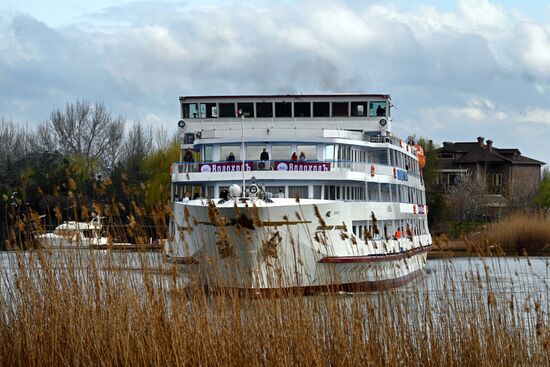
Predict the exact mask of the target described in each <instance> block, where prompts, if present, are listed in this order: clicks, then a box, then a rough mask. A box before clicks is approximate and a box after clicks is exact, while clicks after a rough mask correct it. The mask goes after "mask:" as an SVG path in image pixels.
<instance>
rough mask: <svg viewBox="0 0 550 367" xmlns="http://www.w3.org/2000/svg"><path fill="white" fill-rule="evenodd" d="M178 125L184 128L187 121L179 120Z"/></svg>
mask: <svg viewBox="0 0 550 367" xmlns="http://www.w3.org/2000/svg"><path fill="white" fill-rule="evenodd" d="M178 126H179V127H180V128H181V129H183V128H184V127H185V121H183V120H179V121H178Z"/></svg>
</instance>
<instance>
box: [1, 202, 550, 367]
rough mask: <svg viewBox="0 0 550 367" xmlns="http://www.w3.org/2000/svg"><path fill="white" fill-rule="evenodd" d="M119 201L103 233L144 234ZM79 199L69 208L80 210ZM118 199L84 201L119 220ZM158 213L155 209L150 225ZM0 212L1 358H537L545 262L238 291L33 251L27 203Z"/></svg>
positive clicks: (137, 259)
mask: <svg viewBox="0 0 550 367" xmlns="http://www.w3.org/2000/svg"><path fill="white" fill-rule="evenodd" d="M132 206H133V208H132V209H131V212H130V214H128V220H127V223H125V224H126V227H127V229H125V230H124V232H121V233H115V234H114V235H112V236H113V237H123V236H125V235H127V233H130V235H131V236H132V237H134V238H141V237H145V236H146V232H145V231H144V229H143V226H144V225H145V223H146V222H145V220H144V218H145V216H146V213H145V211H144V210H142V209H141V208H139V207H138V206H137V204H134V203H133V202H132ZM75 208H76V206H75ZM85 209H86V208H78V213H77V210H76V209H75V210H74V212H75V214H74V217H75V218H77V220H78V218H80V219H83V218H89V210H87V209H86V210H85ZM119 209H120V205H117V204H116V203H113V204H112V205H109V206H108V207H107V206H105V207H94V208H93V210H94V212H96V213H99V214H102V215H105V216H106V217H107V218H108V220H109V222H110V223H119V224H123V223H122V221H121V220H120V218H121V214H120V211H119ZM90 211H91V210H90ZM169 211H170V208H158V211H157V214H156V215H155V213H153V214H154V215H153V218H154V221H155V224H158V225H161V226H165V225H166V213H167V212H169ZM8 219H10V220H11V223H14V226H13V227H12V228H11V229H10V236H9V240H8V243H7V246H6V247H7V248H12V249H16V250H15V251H12V252H3V253H0V260H1V268H0V365H4V366H46V365H47V366H52V365H53V366H58V365H59V366H65V365H71V366H88V365H94V366H95V365H102V366H113V365H116V366H121V365H124V366H139V365H155V366H157V365H158V366H163V365H166V366H197V365H198V366H217V365H223V366H226V365H234V366H248V365H277V366H289V365H308V366H311V365H315V366H327V365H342V366H348V365H349V366H351V365H375V366H378V365H387V366H441V365H449V366H470V365H480V366H487V365H501V366H509V365H526V366H543V365H548V364H550V357H549V355H550V353H549V349H550V329H549V322H550V316H549V315H550V306H549V302H548V300H549V292H550V284H549V280H548V279H549V277H548V270H546V274H542V275H540V274H537V276H545V277H546V278H545V280H544V284H545V287H546V288H545V289H531V288H532V287H530V285H529V283H528V279H527V278H522V277H519V278H517V282H519V284H514V285H513V286H514V287H520V288H521V289H524V290H526V293H521V294H520V296H518V295H516V293H514V292H511V289H510V288H509V287H510V286H509V285H508V284H507V283H504V282H500V281H499V280H498V279H499V278H498V277H496V278H494V277H492V276H491V272H492V271H496V270H498V269H499V265H498V264H491V263H488V262H485V260H482V261H484V264H485V266H484V267H483V268H482V269H479V270H477V269H475V268H472V269H470V270H469V271H468V272H467V277H466V278H464V277H463V276H461V275H462V274H459V273H458V271H457V270H456V269H455V268H454V267H453V265H452V262H451V261H450V260H449V262H448V263H446V265H445V267H444V268H443V269H441V270H438V273H437V276H436V277H432V278H435V279H436V281H437V282H439V286H438V287H437V289H438V290H439V291H438V292H437V293H432V292H430V291H429V290H427V289H428V288H427V287H426V285H425V284H423V283H424V282H425V281H426V279H425V278H424V279H420V280H419V281H417V282H416V283H414V284H412V285H411V286H408V287H407V288H405V289H397V290H392V291H387V292H378V293H345V294H342V293H326V294H319V295H317V296H311V297H304V296H300V295H297V294H280V295H279V297H271V298H267V297H260V298H256V299H250V298H243V297H241V296H240V295H239V294H237V293H236V292H235V293H233V292H232V291H227V292H224V293H218V294H212V293H208V292H206V291H205V289H204V288H203V287H202V286H201V285H200V284H201V283H200V282H199V281H198V279H196V278H195V276H194V274H192V273H191V274H187V275H188V277H187V278H185V277H184V276H183V274H182V273H181V272H180V270H179V268H177V267H175V266H173V265H171V264H168V263H164V262H163V261H162V260H163V258H162V256H161V255H160V254H148V253H122V254H121V253H117V252H115V251H111V250H107V251H94V250H90V249H86V248H80V249H66V250H47V249H41V248H40V247H39V246H37V245H36V244H35V243H33V242H35V241H34V237H33V232H35V231H36V230H41V229H42V228H41V224H40V223H41V222H40V218H39V216H38V215H37V213H35V212H33V211H32V210H27V211H26V212H24V213H23V214H21V215H18V216H14V217H12V218H8ZM54 219H56V220H58V221H61V220H62V218H61V217H60V218H57V217H56V218H54ZM27 248H30V250H27V251H22V250H17V249H27ZM35 248H36V249H35ZM267 254H269V252H267ZM549 267H550V265H547V269H548V268H549ZM459 275H460V276H459ZM491 279H492V280H491Z"/></svg>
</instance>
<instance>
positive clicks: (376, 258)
mask: <svg viewBox="0 0 550 367" xmlns="http://www.w3.org/2000/svg"><path fill="white" fill-rule="evenodd" d="M432 247H433V246H432V245H429V246H423V247H420V248H415V249H411V250H408V251H405V252H398V253H395V254H381V255H366V256H328V257H324V258H322V259H321V260H319V261H318V263H332V264H341V263H348V264H349V263H366V262H382V261H396V260H401V259H403V258H408V257H412V256H415V255H418V254H422V253H424V252H428V251H430V250H431V249H432Z"/></svg>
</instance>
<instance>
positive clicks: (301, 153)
mask: <svg viewBox="0 0 550 367" xmlns="http://www.w3.org/2000/svg"><path fill="white" fill-rule="evenodd" d="M300 160H301V161H305V160H306V154H305V153H304V152H300Z"/></svg>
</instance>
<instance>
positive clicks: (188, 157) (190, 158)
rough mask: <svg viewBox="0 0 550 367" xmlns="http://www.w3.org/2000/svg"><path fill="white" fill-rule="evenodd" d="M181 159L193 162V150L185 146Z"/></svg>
mask: <svg viewBox="0 0 550 367" xmlns="http://www.w3.org/2000/svg"><path fill="white" fill-rule="evenodd" d="M183 161H184V162H187V163H191V162H195V157H193V152H192V151H191V148H187V150H186V151H185V154H184V155H183Z"/></svg>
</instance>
